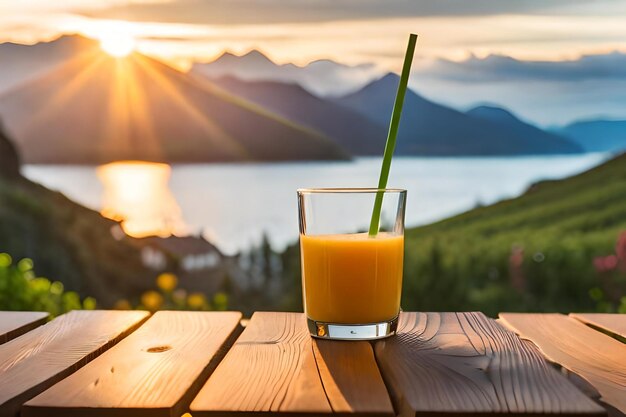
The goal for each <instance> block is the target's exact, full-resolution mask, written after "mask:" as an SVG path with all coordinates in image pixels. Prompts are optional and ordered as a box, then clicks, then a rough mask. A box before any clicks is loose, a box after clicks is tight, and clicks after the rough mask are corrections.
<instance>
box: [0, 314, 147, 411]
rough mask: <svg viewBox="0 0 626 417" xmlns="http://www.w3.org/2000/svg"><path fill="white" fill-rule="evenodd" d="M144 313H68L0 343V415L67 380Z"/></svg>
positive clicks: (111, 343) (142, 317)
mask: <svg viewBox="0 0 626 417" xmlns="http://www.w3.org/2000/svg"><path fill="white" fill-rule="evenodd" d="M147 317H148V313H146V312H141V311H72V312H70V313H67V314H64V315H62V316H59V317H57V318H56V319H54V320H52V321H51V322H49V323H47V324H45V325H43V326H40V327H38V328H36V329H34V330H32V331H30V332H28V333H26V334H23V335H22V336H21V337H18V338H17V339H13V340H12V341H10V342H7V343H5V344H3V345H0V417H5V416H16V415H17V414H18V412H19V408H20V406H21V405H22V404H23V403H24V402H26V401H27V400H29V399H31V398H32V397H34V396H36V395H37V394H39V393H41V392H42V391H44V390H45V389H47V388H49V387H50V386H52V385H53V384H55V383H56V382H58V381H60V380H61V379H63V378H65V377H66V376H67V375H69V374H71V373H72V372H74V371H75V370H77V369H78V368H80V367H81V366H83V365H85V364H86V363H87V362H89V361H90V360H92V359H93V358H95V357H96V356H98V355H99V354H100V353H102V352H103V351H104V350H106V349H108V348H109V347H110V346H112V345H113V344H115V343H116V342H117V341H119V340H120V339H121V338H123V337H124V336H126V335H127V334H128V333H130V332H132V331H133V330H134V329H135V328H136V327H137V326H139V325H140V324H141V323H142V322H143V320H145V319H146V318H147Z"/></svg>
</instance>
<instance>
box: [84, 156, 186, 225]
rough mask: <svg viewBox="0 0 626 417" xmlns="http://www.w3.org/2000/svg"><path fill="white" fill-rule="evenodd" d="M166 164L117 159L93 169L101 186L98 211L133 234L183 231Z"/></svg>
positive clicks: (178, 207)
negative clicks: (99, 208)
mask: <svg viewBox="0 0 626 417" xmlns="http://www.w3.org/2000/svg"><path fill="white" fill-rule="evenodd" d="M171 171H172V170H171V168H170V166H169V165H167V164H160V163H153V162H139V161H121V162H114V163H110V164H106V165H101V166H99V167H98V168H97V169H96V174H97V176H98V179H99V180H100V181H101V182H102V185H103V186H104V195H103V201H102V209H101V214H102V215H103V216H105V217H108V218H110V219H114V220H118V221H121V222H122V227H123V228H124V231H125V232H126V233H127V234H129V235H131V236H135V237H142V236H149V235H158V236H169V235H172V234H182V233H185V232H187V229H188V228H187V226H186V225H185V223H184V221H183V218H182V212H181V209H180V206H179V205H178V203H177V202H176V200H175V198H174V195H173V194H172V192H171V191H170V188H169V179H170V175H171Z"/></svg>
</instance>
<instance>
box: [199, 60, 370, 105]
mask: <svg viewBox="0 0 626 417" xmlns="http://www.w3.org/2000/svg"><path fill="white" fill-rule="evenodd" d="M191 72H192V73H197V74H200V75H203V76H206V77H209V78H219V77H223V76H232V77H236V78H239V79H241V80H245V81H278V82H282V83H296V84H299V85H301V86H302V87H303V88H305V89H306V90H307V91H310V92H311V93H313V94H315V95H318V96H339V95H344V94H347V93H350V92H353V91H356V90H358V89H359V88H361V87H363V86H364V85H365V84H367V83H368V82H370V81H373V80H374V79H376V78H379V77H380V75H381V74H380V70H379V69H378V68H376V66H374V65H372V64H361V65H355V66H350V65H344V64H340V63H338V62H335V61H332V60H329V59H320V60H317V61H313V62H311V63H309V64H307V65H305V66H298V65H295V64H291V63H289V64H282V65H281V64H276V63H275V62H274V61H272V60H271V59H269V58H268V57H267V56H266V55H264V54H263V53H262V52H260V51H257V50H252V51H249V52H248V53H246V54H244V55H240V56H238V55H234V54H232V53H230V52H225V53H223V54H222V55H221V56H219V57H218V58H217V59H215V60H214V61H212V62H208V63H196V64H194V65H193V66H192V68H191Z"/></svg>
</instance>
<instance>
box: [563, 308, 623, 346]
mask: <svg viewBox="0 0 626 417" xmlns="http://www.w3.org/2000/svg"><path fill="white" fill-rule="evenodd" d="M570 317H573V318H575V319H576V320H578V321H582V322H583V323H585V324H587V325H590V326H593V327H596V328H598V329H600V330H603V331H605V332H607V333H610V334H611V335H613V336H618V337H620V338H621V341H622V342H624V341H626V314H602V313H571V314H570Z"/></svg>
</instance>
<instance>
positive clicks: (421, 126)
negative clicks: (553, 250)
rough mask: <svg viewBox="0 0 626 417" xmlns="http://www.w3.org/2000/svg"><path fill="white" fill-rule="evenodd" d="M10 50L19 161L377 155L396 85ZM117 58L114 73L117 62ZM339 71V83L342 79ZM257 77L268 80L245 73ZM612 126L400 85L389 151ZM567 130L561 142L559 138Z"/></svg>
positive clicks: (251, 64)
mask: <svg viewBox="0 0 626 417" xmlns="http://www.w3.org/2000/svg"><path fill="white" fill-rule="evenodd" d="M7 51H9V52H7ZM10 51H18V52H17V53H14V52H13V55H14V56H15V57H16V58H15V60H14V61H15V62H13V63H11V65H9V66H2V67H0V79H2V80H9V81H11V82H13V83H15V82H16V80H17V78H16V77H15V76H11V74H14V73H16V68H21V67H23V68H27V69H28V68H31V70H28V71H24V72H23V74H22V76H23V77H24V78H23V80H22V81H19V82H17V85H14V84H13V85H12V86H11V87H10V88H9V89H8V91H5V92H4V94H2V92H1V88H2V84H1V83H0V116H4V118H5V120H6V125H7V128H8V130H9V131H10V132H11V133H12V134H13V136H14V137H15V138H16V141H17V144H18V147H19V148H20V149H21V150H22V154H23V155H24V157H25V160H26V162H44V163H102V162H108V161H112V160H118V159H143V160H152V161H163V162H212V161H252V160H264V161H276V160H279V161H280V160H316V159H318V160H319V159H338V158H339V159H341V158H346V157H348V156H349V155H356V156H359V155H380V154H382V149H383V148H384V142H385V138H386V133H387V126H388V123H389V119H390V115H391V109H392V107H393V100H394V97H395V91H396V88H397V83H398V76H397V75H396V74H391V73H390V74H387V75H386V76H384V77H382V78H380V79H376V80H374V81H372V82H370V83H369V84H366V85H365V86H363V87H362V88H361V89H360V90H358V91H354V92H352V93H349V94H346V95H344V96H342V97H338V98H328V97H326V98H324V97H320V94H319V93H318V94H313V93H311V92H310V91H311V89H310V88H308V89H307V87H306V86H303V85H305V84H306V82H309V81H311V82H314V83H317V84H316V85H319V86H325V88H327V89H329V91H330V90H332V92H333V93H334V94H335V95H337V94H339V93H340V92H341V91H342V89H343V88H345V87H346V86H348V85H351V86H352V88H355V86H360V85H362V84H364V80H367V79H369V78H371V77H372V76H373V74H375V73H376V70H375V69H374V68H373V67H372V66H371V65H361V66H347V65H343V64H340V63H336V62H334V61H331V60H320V61H314V62H312V63H310V64H308V65H306V66H303V67H299V66H297V65H294V64H283V65H278V64H276V63H274V62H273V61H272V60H270V59H269V58H268V57H267V56H265V55H263V54H262V53H261V52H259V51H256V50H253V51H251V52H249V53H247V54H245V55H243V56H236V55H233V54H231V53H224V54H223V55H222V56H221V57H219V58H218V59H217V60H215V61H214V62H212V63H208V64H196V65H195V66H194V67H193V69H192V71H190V72H189V73H186V74H185V73H181V72H179V71H177V70H174V69H173V68H171V67H169V66H168V65H166V64H163V63H161V62H158V61H155V60H153V59H151V58H148V57H145V56H142V55H140V54H137V53H135V54H133V55H131V56H130V57H128V58H126V59H124V60H120V61H117V60H115V59H113V58H110V57H107V56H106V55H104V53H102V52H101V51H100V49H99V48H98V47H97V42H96V41H94V40H90V39H86V38H83V37H80V36H65V37H61V38H59V39H57V40H55V41H52V42H48V43H40V44H36V45H33V46H24V45H14V44H1V45H0V57H1V56H2V54H3V53H4V54H5V55H6V54H7V53H11V52H10ZM34 51H36V52H37V53H36V54H33V52H34ZM18 61H19V62H18ZM37 62H39V64H36V63H37ZM121 62H127V63H126V64H120V63H121ZM124 65H125V66H126V67H127V70H126V72H127V74H126V75H125V76H124V75H123V74H122V72H123V71H121V70H120V68H122V67H123V66H124ZM33 67H36V71H35V70H32V68H33ZM18 72H19V71H18ZM7 74H8V75H7ZM217 74H227V75H223V76H219V77H218V76H217ZM359 74H360V75H359ZM344 76H345V77H347V78H348V79H349V82H348V83H343V82H342V81H341V77H344ZM246 77H247V78H246ZM18 78H19V77H18ZM257 78H262V79H263V78H265V79H268V80H266V81H251V80H250V79H257ZM276 79H278V80H276ZM303 80H305V81H306V80H308V81H306V82H304V81H303ZM9 81H6V82H5V84H4V85H9V84H10V83H9ZM81 83H82V84H81ZM131 84H135V86H134V87H132V88H131ZM216 84H217V85H218V86H219V88H217V87H216V86H215V85H216ZM327 92H328V91H327ZM138 103H139V104H138ZM497 115H499V116H502V117H496V116H497ZM621 131H622V125H619V123H617V122H615V124H613V125H612V127H611V130H610V135H609V136H610V137H609V138H607V140H606V141H602V143H605V142H606V144H604V145H597V146H596V145H593V144H592V145H589V142H590V141H591V142H594V143H596V142H598V140H597V139H594V137H597V135H598V133H597V130H594V132H593V134H592V138H591V139H588V138H587V139H585V138H583V137H582V136H585V135H586V136H589V135H590V134H591V133H585V132H587V131H584V132H583V131H581V128H580V127H579V126H578V125H572V127H571V128H570V130H567V128H565V129H563V130H558V131H551V132H546V131H543V130H541V129H539V128H538V127H536V126H534V125H532V124H530V123H526V122H523V121H521V120H519V119H518V118H517V117H516V116H514V115H513V114H511V113H510V112H508V111H507V110H505V109H503V108H500V107H490V108H482V107H481V108H478V109H473V110H470V111H468V112H466V113H464V112H461V111H457V110H455V109H452V108H449V107H446V106H444V105H441V104H438V103H435V102H432V101H430V100H427V99H425V98H424V97H422V96H420V95H419V94H418V93H416V92H414V91H409V93H408V94H407V97H406V101H405V110H404V115H403V119H402V123H401V127H400V135H399V140H398V146H397V153H398V154H400V155H433V156H437V155H439V156H455V155H456V156H471V155H530V154H567V153H577V152H581V151H582V150H583V149H582V148H584V149H585V150H613V149H620V148H623V146H622V145H620V143H621V141H622V139H621V138H622V135H621ZM624 131H626V126H625V127H624ZM576 132H579V133H580V134H577V133H576ZM603 132H604V133H606V132H607V130H606V129H604V131H603ZM570 135H571V136H572V140H570V139H569V138H567V139H566V138H565V137H564V136H570ZM577 135H578V136H577ZM581 135H582V136H581ZM611 135H613V136H615V139H611V138H613V136H611Z"/></svg>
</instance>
